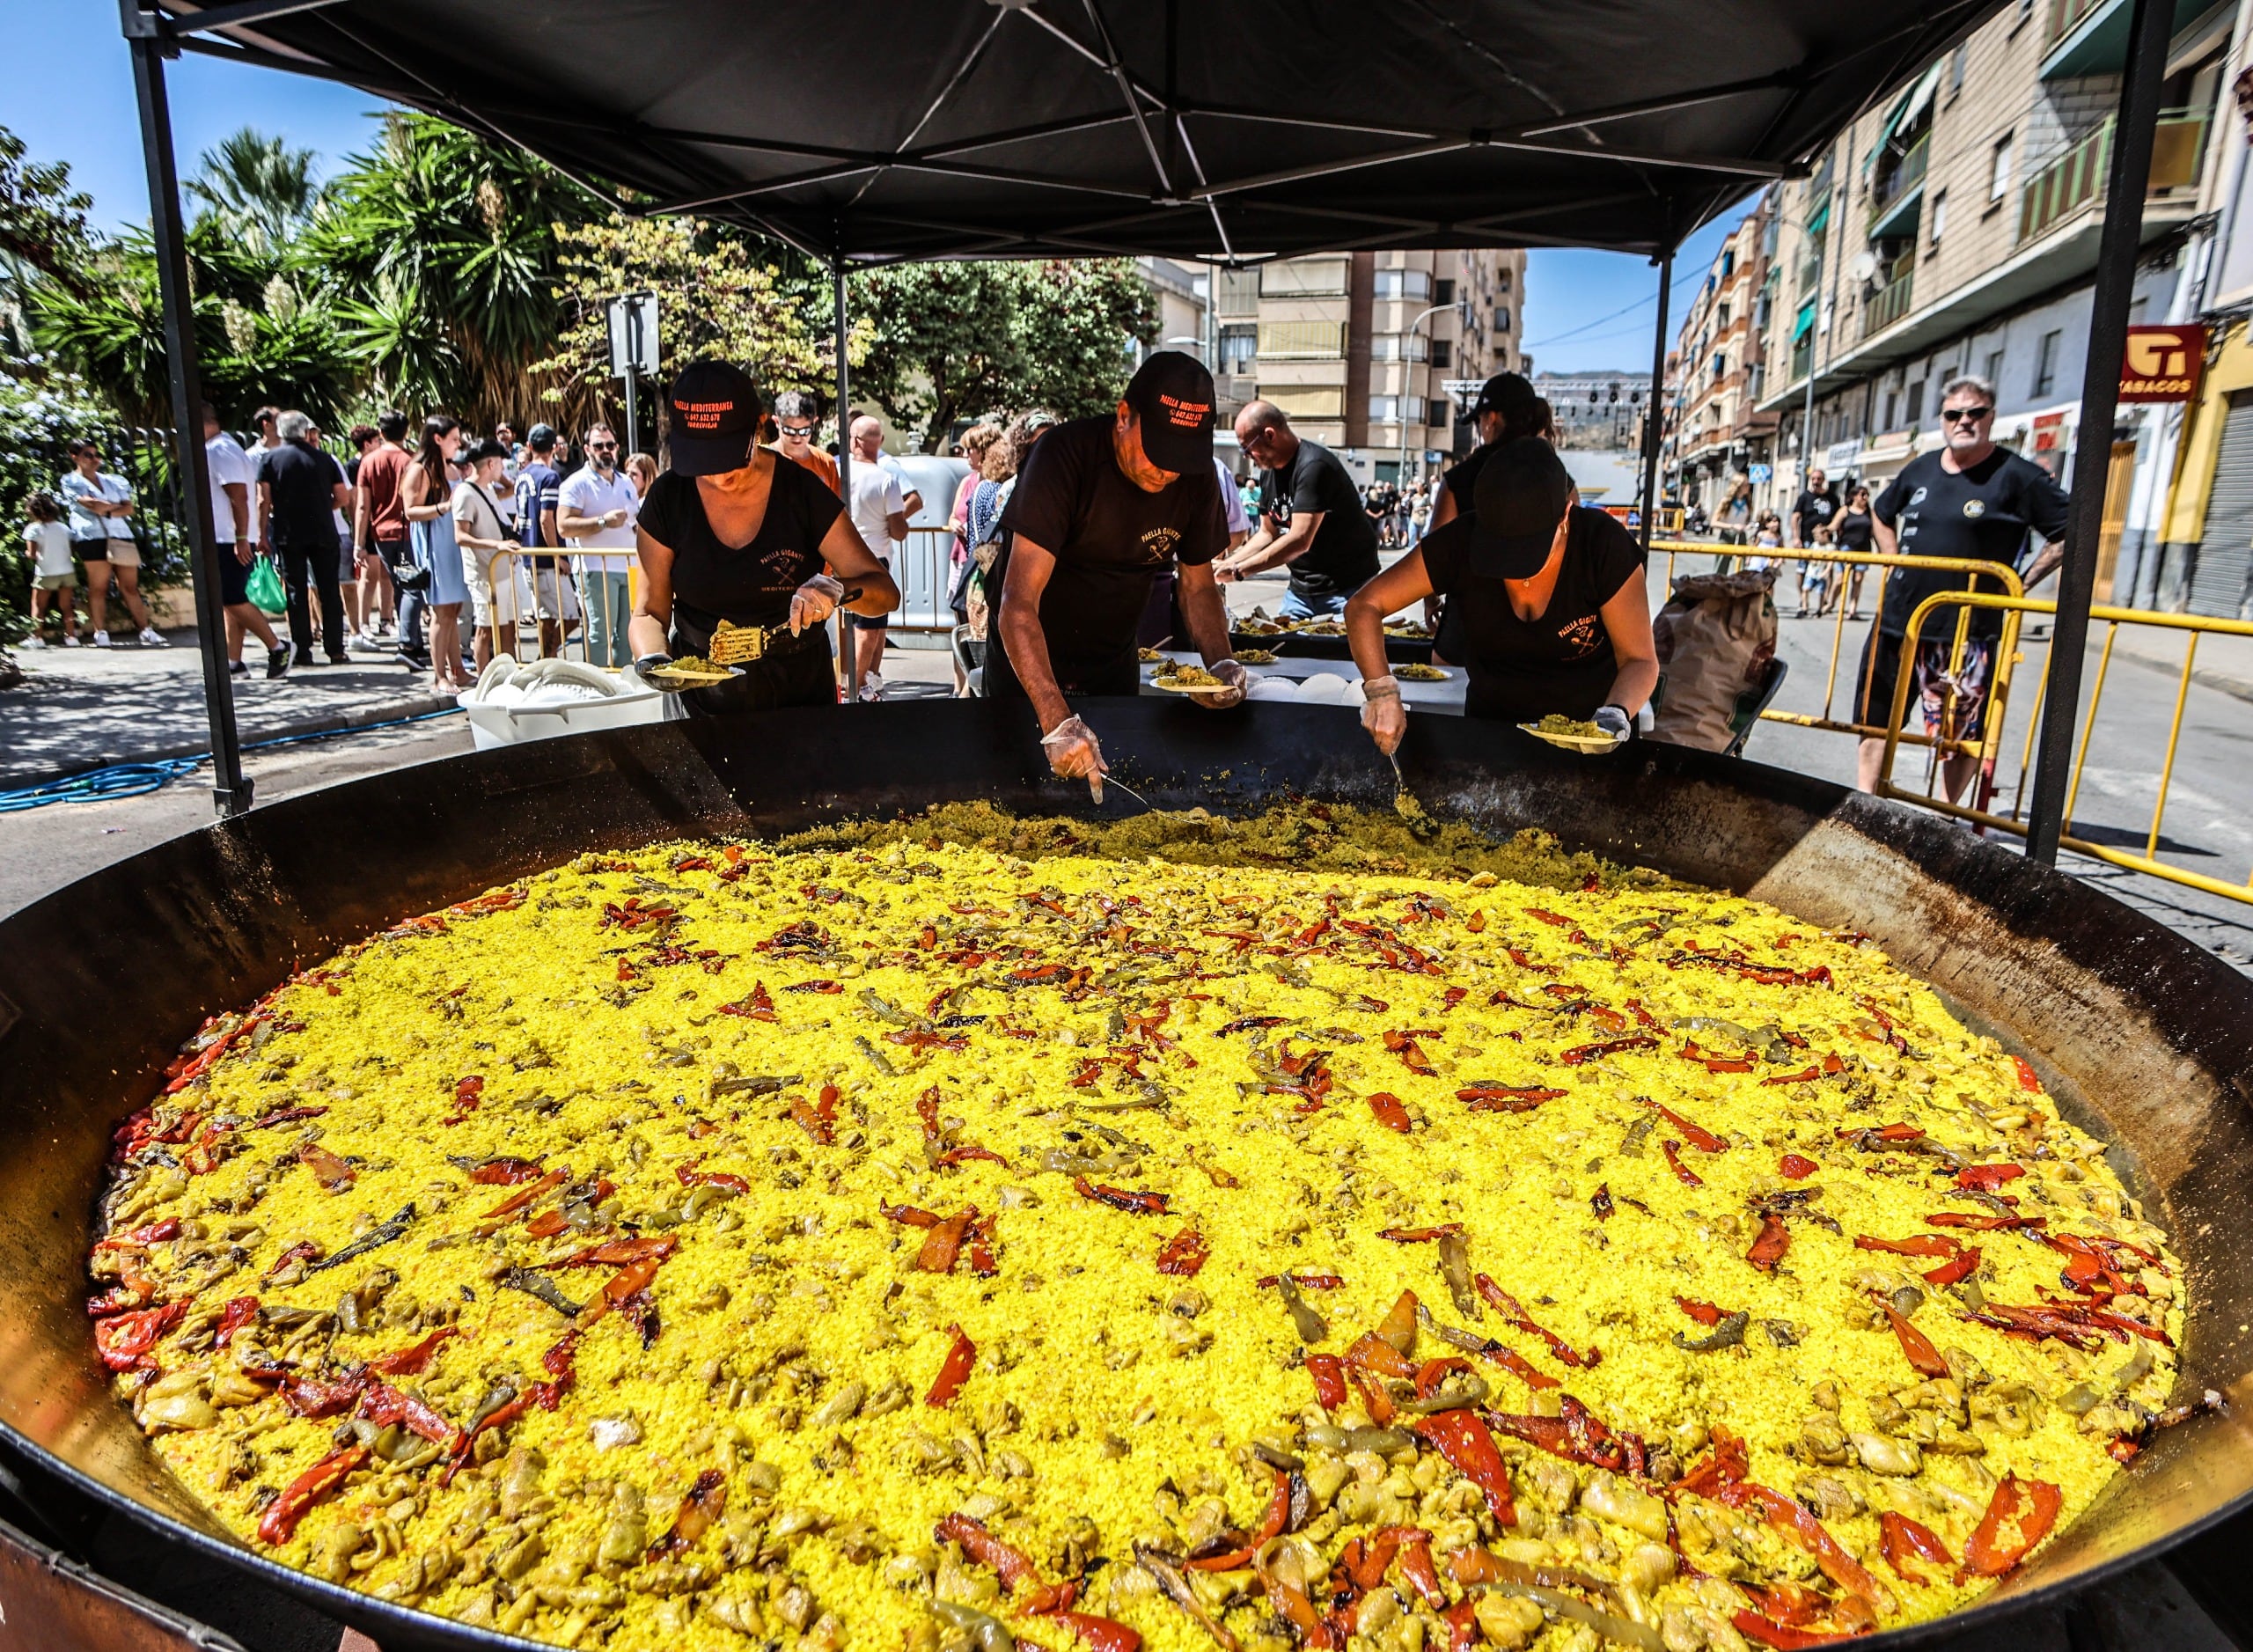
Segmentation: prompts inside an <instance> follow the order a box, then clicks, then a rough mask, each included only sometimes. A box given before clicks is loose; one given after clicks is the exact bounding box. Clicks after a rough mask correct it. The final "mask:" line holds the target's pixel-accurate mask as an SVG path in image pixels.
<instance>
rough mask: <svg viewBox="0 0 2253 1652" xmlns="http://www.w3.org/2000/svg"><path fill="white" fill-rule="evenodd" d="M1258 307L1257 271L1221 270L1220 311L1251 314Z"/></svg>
mask: <svg viewBox="0 0 2253 1652" xmlns="http://www.w3.org/2000/svg"><path fill="white" fill-rule="evenodd" d="M1258 311H1259V271H1258V270H1256V269H1224V270H1222V272H1221V313H1222V315H1251V314H1255V313H1257V312H1258Z"/></svg>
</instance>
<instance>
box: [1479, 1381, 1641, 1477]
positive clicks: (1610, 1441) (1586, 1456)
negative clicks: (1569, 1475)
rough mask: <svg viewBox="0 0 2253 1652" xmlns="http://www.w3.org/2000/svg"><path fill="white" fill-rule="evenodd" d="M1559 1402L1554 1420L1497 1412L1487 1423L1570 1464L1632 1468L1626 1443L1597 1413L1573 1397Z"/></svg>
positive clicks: (1489, 1417) (1560, 1398) (1565, 1396)
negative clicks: (1605, 1425) (1564, 1459)
mask: <svg viewBox="0 0 2253 1652" xmlns="http://www.w3.org/2000/svg"><path fill="white" fill-rule="evenodd" d="M1558 1398H1559V1414H1558V1415H1556V1416H1554V1417H1524V1416H1514V1415H1512V1414H1510V1413H1508V1412H1499V1411H1498V1412H1493V1413H1489V1414H1488V1421H1490V1422H1491V1423H1492V1424H1493V1426H1494V1427H1495V1428H1499V1429H1501V1431H1502V1432H1503V1433H1504V1434H1507V1435H1510V1436H1511V1437H1512V1438H1513V1439H1518V1440H1523V1441H1524V1442H1525V1443H1527V1444H1528V1445H1534V1446H1538V1447H1540V1448H1541V1449H1542V1450H1545V1451H1548V1452H1552V1453H1553V1454H1555V1455H1556V1456H1558V1457H1564V1458H1566V1459H1567V1460H1568V1461H1571V1462H1574V1463H1586V1464H1589V1465H1591V1466H1593V1467H1596V1468H1608V1469H1622V1468H1626V1467H1628V1466H1630V1465H1629V1463H1628V1450H1627V1446H1626V1443H1625V1442H1623V1441H1622V1440H1621V1439H1620V1438H1619V1437H1618V1435H1614V1434H1613V1433H1612V1432H1611V1429H1609V1428H1605V1427H1604V1424H1603V1422H1602V1421H1601V1420H1599V1419H1598V1418H1597V1416H1596V1413H1594V1412H1592V1411H1590V1410H1589V1408H1588V1407H1587V1406H1583V1405H1582V1404H1581V1402H1580V1401H1579V1400H1577V1399H1574V1398H1573V1397H1572V1396H1571V1395H1570V1394H1561V1395H1559V1397H1558ZM1638 1472H1640V1470H1639V1471H1638Z"/></svg>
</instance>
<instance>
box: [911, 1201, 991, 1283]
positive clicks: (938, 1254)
mask: <svg viewBox="0 0 2253 1652" xmlns="http://www.w3.org/2000/svg"><path fill="white" fill-rule="evenodd" d="M977 1219H978V1207H977V1206H975V1205H972V1206H971V1207H970V1208H967V1209H966V1210H965V1211H963V1212H962V1213H961V1214H960V1215H953V1216H949V1217H948V1218H947V1219H946V1220H945V1221H943V1222H940V1223H939V1224H938V1225H937V1226H936V1227H935V1228H933V1229H932V1230H931V1231H930V1235H929V1237H927V1238H926V1239H925V1240H924V1241H923V1248H922V1249H921V1251H920V1252H917V1253H916V1256H915V1266H916V1267H919V1268H921V1269H922V1270H923V1272H925V1273H926V1274H951V1273H953V1272H954V1263H955V1258H956V1257H957V1256H958V1255H960V1254H961V1252H962V1241H963V1239H964V1237H965V1236H966V1235H967V1234H968V1233H969V1231H970V1224H971V1223H972V1222H974V1221H976V1220H977Z"/></svg>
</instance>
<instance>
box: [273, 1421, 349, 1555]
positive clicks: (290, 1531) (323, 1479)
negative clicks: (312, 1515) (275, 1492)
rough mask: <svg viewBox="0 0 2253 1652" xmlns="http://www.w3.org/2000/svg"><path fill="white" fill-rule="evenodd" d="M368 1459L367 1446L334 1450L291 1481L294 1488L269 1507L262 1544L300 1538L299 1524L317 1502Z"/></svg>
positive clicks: (291, 1487) (277, 1498)
mask: <svg viewBox="0 0 2253 1652" xmlns="http://www.w3.org/2000/svg"><path fill="white" fill-rule="evenodd" d="M367 1460H368V1448H367V1447H366V1446H364V1445H348V1446H346V1447H345V1448H344V1449H343V1450H341V1451H332V1452H330V1453H329V1454H328V1455H327V1457H323V1458H321V1460H320V1461H319V1462H318V1463H316V1464H314V1465H312V1467H311V1468H309V1469H307V1470H306V1471H305V1472H304V1473H302V1474H300V1475H298V1476H297V1479H293V1480H291V1481H290V1489H289V1490H287V1491H285V1492H283V1494H281V1495H280V1496H279V1497H276V1498H275V1500H274V1501H272V1502H271V1503H269V1504H268V1505H267V1509H266V1513H265V1516H263V1517H262V1518H261V1520H260V1521H259V1523H258V1540H259V1541H260V1542H261V1543H270V1544H275V1545H280V1544H283V1543H287V1542H288V1541H289V1540H290V1538H292V1537H294V1536H296V1535H297V1522H299V1521H300V1520H303V1519H304V1518H305V1515H306V1512H307V1511H308V1510H309V1509H312V1506H313V1504H314V1503H316V1502H318V1501H319V1500H320V1499H321V1498H323V1497H324V1496H326V1495H327V1494H329V1493H330V1492H332V1491H334V1490H335V1489H336V1487H338V1486H339V1485H341V1483H342V1482H343V1479H344V1477H345V1476H346V1475H348V1474H349V1473H350V1472H352V1471H353V1470H354V1469H356V1468H357V1467H359V1466H360V1465H361V1464H363V1463H364V1462H366V1461H367Z"/></svg>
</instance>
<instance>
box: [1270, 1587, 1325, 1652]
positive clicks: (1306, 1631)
mask: <svg viewBox="0 0 2253 1652" xmlns="http://www.w3.org/2000/svg"><path fill="white" fill-rule="evenodd" d="M1259 1584H1260V1588H1261V1590H1263V1591H1264V1592H1265V1593H1266V1597H1267V1604H1269V1605H1270V1606H1272V1607H1273V1608H1274V1609H1275V1613H1276V1615H1277V1616H1278V1617H1280V1618H1281V1619H1283V1621H1284V1622H1286V1623H1288V1624H1289V1625H1290V1626H1291V1628H1292V1630H1293V1631H1294V1632H1295V1634H1297V1636H1298V1639H1299V1644H1300V1645H1302V1646H1303V1647H1305V1648H1307V1652H1336V1648H1338V1646H1339V1644H1340V1642H1339V1637H1338V1636H1337V1634H1335V1633H1333V1632H1332V1629H1331V1627H1330V1626H1329V1625H1328V1624H1327V1623H1325V1622H1324V1621H1323V1619H1322V1614H1321V1613H1320V1612H1317V1611H1316V1610H1315V1609H1314V1603H1313V1602H1312V1601H1310V1600H1309V1599H1308V1598H1307V1597H1306V1591H1305V1590H1303V1589H1301V1588H1300V1587H1299V1586H1298V1585H1297V1584H1295V1583H1293V1582H1287V1581H1286V1580H1284V1579H1282V1578H1281V1577H1278V1576H1276V1575H1274V1573H1273V1572H1271V1571H1269V1570H1267V1569H1266V1568H1264V1567H1263V1568H1260V1571H1259Z"/></svg>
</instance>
